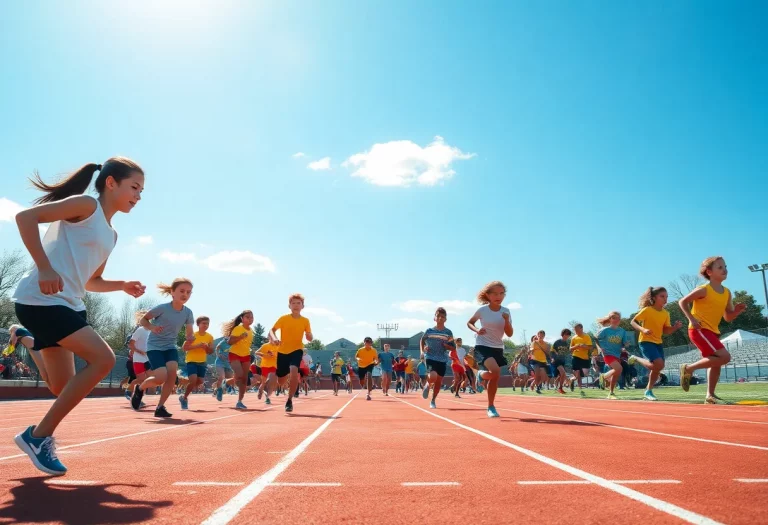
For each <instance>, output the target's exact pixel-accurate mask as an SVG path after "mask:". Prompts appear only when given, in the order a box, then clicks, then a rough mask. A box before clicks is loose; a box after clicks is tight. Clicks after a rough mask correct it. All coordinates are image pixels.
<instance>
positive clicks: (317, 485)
mask: <svg viewBox="0 0 768 525" xmlns="http://www.w3.org/2000/svg"><path fill="white" fill-rule="evenodd" d="M269 486H270V487H341V483H312V482H306V483H277V482H273V483H270V484H269Z"/></svg>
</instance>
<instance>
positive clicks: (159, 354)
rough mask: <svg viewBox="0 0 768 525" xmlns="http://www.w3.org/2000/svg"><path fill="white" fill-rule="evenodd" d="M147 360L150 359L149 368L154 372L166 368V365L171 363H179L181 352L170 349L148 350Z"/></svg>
mask: <svg viewBox="0 0 768 525" xmlns="http://www.w3.org/2000/svg"><path fill="white" fill-rule="evenodd" d="M147 359H149V366H150V367H151V368H152V370H157V369H158V368H165V365H166V364H167V363H170V362H176V363H178V362H179V351H178V350H176V348H169V349H167V350H147Z"/></svg>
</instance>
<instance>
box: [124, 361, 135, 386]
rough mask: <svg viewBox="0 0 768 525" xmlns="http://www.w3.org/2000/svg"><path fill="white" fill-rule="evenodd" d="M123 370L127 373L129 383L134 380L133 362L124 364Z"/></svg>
mask: <svg viewBox="0 0 768 525" xmlns="http://www.w3.org/2000/svg"><path fill="white" fill-rule="evenodd" d="M125 369H126V371H127V372H128V379H130V380H131V381H133V380H134V379H136V372H135V371H134V369H133V360H128V361H126V362H125Z"/></svg>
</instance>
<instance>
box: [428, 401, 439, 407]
mask: <svg viewBox="0 0 768 525" xmlns="http://www.w3.org/2000/svg"><path fill="white" fill-rule="evenodd" d="M429 408H437V405H436V404H435V401H434V400H432V401H430V402H429Z"/></svg>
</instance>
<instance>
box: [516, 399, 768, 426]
mask: <svg viewBox="0 0 768 525" xmlns="http://www.w3.org/2000/svg"><path fill="white" fill-rule="evenodd" d="M515 401H517V400H515ZM520 401H523V403H524V404H526V405H542V406H547V407H557V408H567V409H568V410H573V409H574V408H575V409H576V410H600V411H601V412H619V413H621V414H638V415H641V416H658V417H674V418H680V419H700V420H703V421H723V422H726V423H746V424H748V425H768V421H745V420H743V419H725V418H721V417H703V416H683V415H680V414H662V413H659V412H642V411H639V410H619V409H616V408H599V407H573V406H568V405H555V404H552V403H544V402H530V401H528V402H527V403H526V402H525V401H526V400H520Z"/></svg>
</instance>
